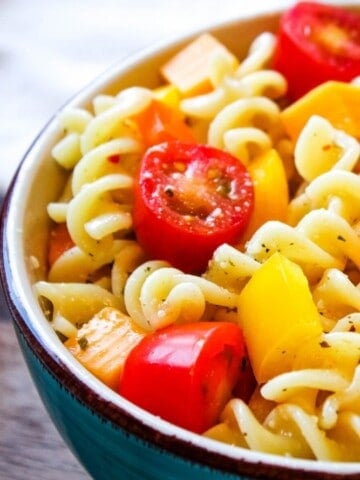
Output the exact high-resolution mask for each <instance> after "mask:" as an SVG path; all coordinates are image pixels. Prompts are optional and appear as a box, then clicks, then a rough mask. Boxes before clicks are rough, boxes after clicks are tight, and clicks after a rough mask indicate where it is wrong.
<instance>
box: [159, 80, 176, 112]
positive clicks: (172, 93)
mask: <svg viewBox="0 0 360 480" xmlns="http://www.w3.org/2000/svg"><path fill="white" fill-rule="evenodd" d="M153 94H154V97H155V98H156V100H159V102H162V103H165V104H166V105H168V106H169V107H171V108H174V109H179V106H180V100H181V94H180V92H179V89H178V88H177V87H175V85H163V86H161V87H158V88H155V90H153Z"/></svg>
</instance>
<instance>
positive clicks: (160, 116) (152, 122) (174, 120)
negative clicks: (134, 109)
mask: <svg viewBox="0 0 360 480" xmlns="http://www.w3.org/2000/svg"><path fill="white" fill-rule="evenodd" d="M133 119H134V121H135V122H136V124H137V126H138V128H139V131H140V135H141V137H142V140H143V142H144V144H145V146H146V147H150V146H152V145H157V144H159V143H162V142H167V141H171V140H180V141H183V142H188V143H193V142H194V141H195V138H194V135H193V132H192V130H191V128H190V127H189V126H188V125H187V124H186V123H185V121H184V117H183V115H182V114H181V113H180V111H179V110H178V109H177V108H173V107H171V106H169V105H167V104H166V103H164V102H161V101H159V100H156V99H154V100H153V101H152V102H151V103H150V105H149V106H148V107H147V108H146V109H145V110H144V111H142V112H141V113H139V114H138V115H136V116H135V117H133Z"/></svg>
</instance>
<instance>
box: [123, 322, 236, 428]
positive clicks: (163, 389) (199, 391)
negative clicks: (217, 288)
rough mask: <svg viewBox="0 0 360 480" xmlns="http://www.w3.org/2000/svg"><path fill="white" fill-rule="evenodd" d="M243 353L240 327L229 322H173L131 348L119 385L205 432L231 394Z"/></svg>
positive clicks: (145, 404)
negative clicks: (174, 323)
mask: <svg viewBox="0 0 360 480" xmlns="http://www.w3.org/2000/svg"><path fill="white" fill-rule="evenodd" d="M244 355H245V347H244V340H243V335H242V331H241V329H240V327H238V326H237V325H235V324H233V323H229V322H196V323H188V324H183V325H172V326H170V327H166V328H164V329H163V330H159V331H157V332H155V333H152V334H149V335H147V336H146V337H145V338H143V339H142V340H141V341H140V343H138V344H137V345H136V346H135V347H134V348H133V350H132V351H131V352H130V354H129V356H128V357H127V359H126V361H125V365H124V370H123V374H122V378H121V381H120V389H119V391H120V394H121V395H123V396H124V397H126V398H127V399H128V400H130V401H131V402H133V403H135V404H136V405H138V406H140V407H142V408H144V409H145V410H147V411H149V412H151V413H153V414H155V415H158V416H160V417H161V418H163V419H165V420H167V421H169V422H172V423H174V424H175V425H178V426H180V427H183V428H186V429H188V430H191V431H193V432H196V433H203V432H204V431H205V430H207V429H208V428H210V427H212V426H213V425H214V424H215V423H216V422H217V421H218V417H219V415H220V413H221V411H222V409H223V408H224V406H225V404H226V402H227V401H228V400H229V399H230V396H231V391H232V389H233V387H234V386H235V384H236V382H237V380H238V378H239V375H240V370H241V364H242V362H243V360H242V359H243V356H244Z"/></svg>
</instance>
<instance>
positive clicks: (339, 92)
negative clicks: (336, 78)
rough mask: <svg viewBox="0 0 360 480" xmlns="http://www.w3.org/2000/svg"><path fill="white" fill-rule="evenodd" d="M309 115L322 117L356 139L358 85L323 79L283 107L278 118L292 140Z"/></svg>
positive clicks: (359, 115)
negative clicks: (321, 82) (296, 99)
mask: <svg viewBox="0 0 360 480" xmlns="http://www.w3.org/2000/svg"><path fill="white" fill-rule="evenodd" d="M312 115H319V116H321V117H324V118H326V119H327V120H329V122H330V123H331V124H332V125H333V126H334V127H335V128H337V129H339V130H344V131H345V132H347V133H348V134H349V135H352V136H354V137H356V138H358V139H360V86H359V85H353V84H350V83H343V82H333V81H330V82H326V83H324V84H322V85H320V86H319V87H316V88H314V89H313V90H311V91H310V92H309V93H307V94H306V95H304V96H303V97H302V98H300V99H299V100H298V101H296V102H295V103H293V104H292V105H290V106H289V107H287V108H286V109H285V110H283V112H282V113H281V119H282V122H283V124H284V127H285V130H286V131H287V133H288V134H289V135H290V137H291V138H292V140H293V141H294V142H296V140H297V138H298V136H299V134H300V132H301V130H302V129H303V128H304V126H305V124H306V122H307V121H308V120H309V118H310V117H311V116H312Z"/></svg>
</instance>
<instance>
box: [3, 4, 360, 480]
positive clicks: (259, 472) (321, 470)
mask: <svg viewBox="0 0 360 480" xmlns="http://www.w3.org/2000/svg"><path fill="white" fill-rule="evenodd" d="M280 3H281V4H284V2H280ZM328 3H334V2H333V1H332V2H328ZM342 5H344V6H345V7H346V6H347V7H350V8H351V7H353V8H354V7H355V8H356V7H357V8H359V5H358V4H357V3H356V2H346V3H344V4H342ZM283 8H284V5H278V6H276V7H275V8H274V6H269V5H268V6H267V7H266V8H264V9H261V11H256V12H249V13H245V14H239V16H237V17H236V18H234V19H232V20H230V21H225V22H221V23H213V24H211V25H208V27H207V28H206V31H215V30H217V29H224V28H227V27H230V26H231V25H233V26H234V25H236V24H238V23H239V22H246V21H248V20H250V19H255V18H257V17H259V16H260V17H265V16H266V15H276V16H278V15H279V14H280V12H281V11H282V10H283ZM201 31H204V28H202V29H201ZM199 33H200V30H199V29H193V30H192V31H190V32H187V33H186V34H183V35H176V36H174V37H173V38H172V39H169V38H166V39H163V40H161V41H160V42H157V43H154V44H153V45H151V46H150V47H148V48H146V49H142V50H141V51H139V52H137V53H135V54H132V55H129V57H127V58H126V59H123V60H121V61H120V62H116V63H115V64H114V65H112V66H110V67H109V68H108V69H107V70H106V71H105V72H104V73H102V74H101V75H99V76H98V77H96V78H95V79H94V80H93V81H92V82H90V84H89V85H87V86H85V87H84V88H83V89H81V90H80V91H79V92H77V93H76V94H75V95H74V96H73V97H72V98H70V99H69V100H68V101H67V102H66V103H65V104H64V105H63V106H61V107H60V108H59V109H58V111H57V112H55V114H54V115H53V116H52V117H51V118H50V119H49V121H48V122H47V123H46V124H45V126H44V127H43V129H42V130H41V131H40V133H39V134H38V136H37V137H36V138H35V139H34V141H33V143H32V144H31V145H30V147H29V149H28V150H27V151H26V153H25V154H24V156H23V159H22V160H21V162H20V164H19V166H18V169H17V171H16V173H15V174H14V176H13V179H12V182H11V184H10V186H9V188H8V191H7V193H6V195H5V198H4V200H3V203H2V207H1V226H0V246H1V251H2V255H1V258H0V277H1V283H2V285H3V290H4V293H5V298H6V302H7V304H8V306H9V309H10V313H11V315H12V317H13V321H14V323H15V325H16V326H17V327H18V329H19V331H20V333H21V335H22V336H23V338H24V339H25V340H26V343H27V345H28V346H29V347H30V348H31V350H32V351H33V353H34V354H35V355H36V356H37V357H38V358H39V359H40V360H41V362H42V364H43V367H44V368H46V370H47V371H48V372H49V373H50V374H51V375H53V376H54V378H56V379H57V381H58V382H60V383H61V384H62V385H64V386H65V387H66V388H67V389H68V390H69V391H70V392H71V393H72V394H73V395H74V396H75V397H76V398H78V399H79V401H81V402H82V403H83V404H84V405H85V406H86V407H87V408H89V409H91V410H92V411H93V412H94V413H95V414H96V415H99V416H100V417H101V418H103V419H106V420H109V421H110V422H111V423H113V424H114V425H116V426H117V427H120V428H122V429H124V430H125V431H126V432H129V433H131V434H133V435H136V436H137V437H139V438H141V439H142V440H144V441H145V442H147V443H149V444H151V445H153V446H155V447H158V448H160V449H162V450H165V451H167V452H168V453H170V454H175V455H178V456H180V457H182V458H184V459H185V460H188V461H191V462H196V463H198V464H201V465H202V466H207V467H210V468H215V469H217V470H219V471H221V472H224V473H230V474H235V475H236V474H238V475H241V474H248V475H254V474H255V473H256V476H257V477H258V476H262V478H263V477H264V476H266V475H269V478H270V477H271V476H272V477H273V474H271V470H272V469H273V468H276V471H277V475H278V476H277V478H293V479H295V478H299V479H300V478H301V479H305V478H312V479H316V478H319V479H320V478H324V475H326V478H330V479H340V478H341V479H343V478H352V477H353V476H356V478H359V475H360V463H359V462H349V463H345V462H327V461H321V460H306V459H298V458H288V457H284V456H280V455H273V454H266V453H262V452H257V451H252V450H248V449H243V448H241V447H235V448H233V447H231V446H229V445H227V444H222V443H220V442H218V441H215V440H212V439H209V438H205V437H203V436H200V435H197V434H193V433H191V432H189V431H187V430H184V429H182V428H180V427H177V426H174V425H172V424H170V423H169V422H167V421H165V420H162V419H160V418H158V417H156V416H154V415H152V414H151V413H148V412H146V411H144V410H142V409H141V408H139V407H137V406H136V405H133V404H132V403H131V402H129V401H127V400H126V399H124V398H122V397H121V396H120V395H118V394H116V393H115V392H113V391H112V390H110V389H109V388H108V387H106V386H104V385H103V384H102V382H100V381H99V380H97V379H96V378H95V377H93V375H91V374H90V373H89V372H88V371H87V370H86V369H85V368H84V367H82V365H80V364H79V363H78V362H77V361H76V360H75V359H74V358H73V357H72V355H71V354H70V352H68V351H67V349H66V348H65V347H64V346H63V345H62V344H61V342H60V341H59V339H58V337H57V335H56V334H55V332H54V331H53V330H52V328H51V327H49V325H46V319H45V316H44V314H43V312H42V310H41V308H40V305H39V304H38V303H37V300H36V298H35V295H34V294H33V291H32V285H31V283H30V281H28V282H24V281H23V279H24V278H27V277H28V273H27V272H28V266H27V265H26V262H25V258H24V256H25V252H24V245H23V237H22V221H23V218H24V216H25V214H26V212H25V206H24V205H22V208H20V210H19V205H21V204H22V199H24V198H26V197H27V194H28V192H29V188H30V183H31V182H29V181H28V179H29V178H31V173H32V169H33V167H34V166H35V165H36V159H37V158H38V155H39V153H40V152H41V149H42V148H43V146H44V143H51V141H52V139H53V138H55V136H56V135H58V126H57V115H58V113H59V112H61V111H63V110H64V109H65V108H70V107H73V106H78V105H83V104H85V103H86V102H88V101H89V100H90V99H91V98H93V97H94V95H95V94H96V93H100V92H101V91H102V90H103V89H104V86H106V85H108V84H110V83H111V81H112V80H113V78H114V77H116V76H119V75H122V74H123V72H125V71H130V70H131V69H133V68H135V67H136V65H139V64H141V63H142V62H145V61H146V59H147V58H149V57H150V56H153V55H159V52H160V53H161V52H163V53H164V52H166V51H168V50H169V49H170V48H177V47H178V46H179V45H180V44H184V43H186V42H188V41H189V40H190V39H192V38H194V36H196V35H197V34H199ZM209 453H210V454H211V455H209ZM298 475H299V476H298ZM354 478H355V477H354Z"/></svg>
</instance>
